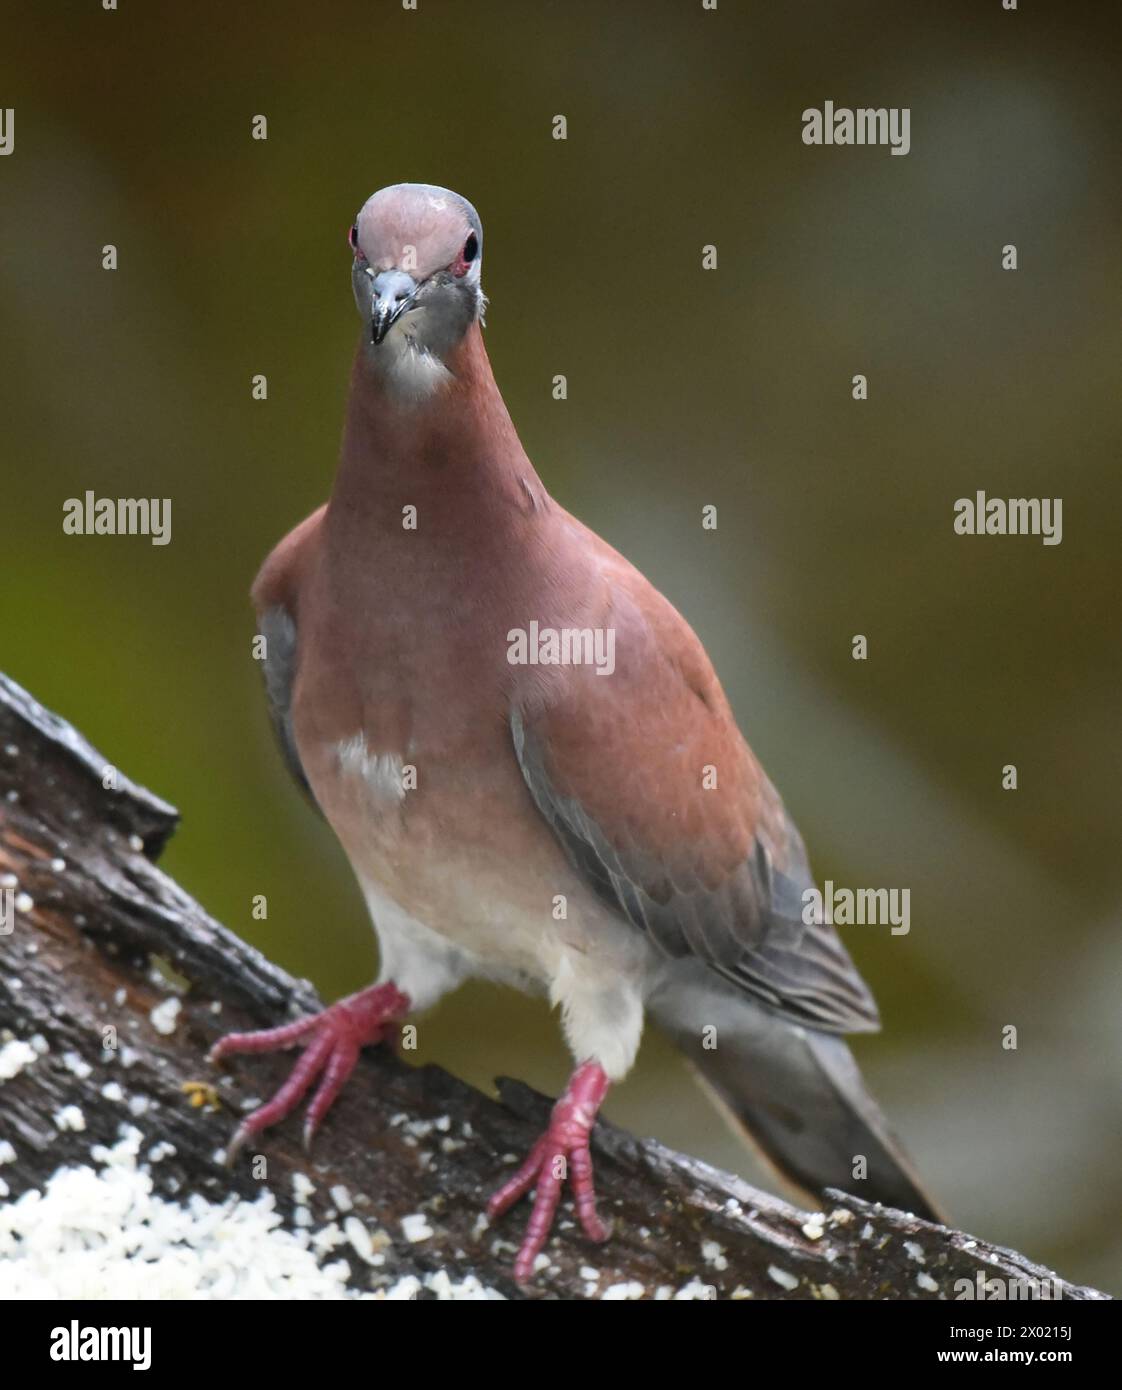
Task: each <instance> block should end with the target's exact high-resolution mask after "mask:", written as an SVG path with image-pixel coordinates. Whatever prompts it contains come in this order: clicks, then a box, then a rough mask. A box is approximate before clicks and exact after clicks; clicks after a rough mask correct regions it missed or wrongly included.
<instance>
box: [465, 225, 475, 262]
mask: <svg viewBox="0 0 1122 1390" xmlns="http://www.w3.org/2000/svg"><path fill="white" fill-rule="evenodd" d="M478 254H479V240H478V238H477V237H476V235H475V233H474V232H472V234H471V236H469V237H468V239H467V241H465V242H464V262H465V264H466V265H470V264H471V263H472V261H474V260H475V258H476V256H477V255H478Z"/></svg>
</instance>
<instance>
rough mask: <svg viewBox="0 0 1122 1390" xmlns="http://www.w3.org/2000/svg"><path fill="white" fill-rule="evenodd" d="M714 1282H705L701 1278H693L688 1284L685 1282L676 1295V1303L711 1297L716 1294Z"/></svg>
mask: <svg viewBox="0 0 1122 1390" xmlns="http://www.w3.org/2000/svg"><path fill="white" fill-rule="evenodd" d="M714 1292H715V1290H714V1288H713V1285H712V1284H705V1283H703V1282H702V1281H701V1280H700V1279H691V1280H690V1282H689V1283H688V1284H683V1285H682V1287H681V1288H680V1289H679V1290H678V1292H677V1293H676V1294H675V1295H674V1300H673V1301H674V1302H675V1303H689V1302H691V1301H693V1300H694V1299H711V1298H712V1297H713V1295H714Z"/></svg>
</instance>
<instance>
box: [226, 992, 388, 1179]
mask: <svg viewBox="0 0 1122 1390" xmlns="http://www.w3.org/2000/svg"><path fill="white" fill-rule="evenodd" d="M408 1011H409V996H408V995H406V994H402V992H401V990H399V989H398V988H397V986H396V985H392V984H384V985H371V986H370V988H369V989H363V990H359V992H358V993H357V994H351V995H348V997H347V998H346V999H340V1000H339V1002H338V1003H337V1004H332V1005H331V1007H330V1008H328V1009H324V1011H323V1012H322V1013H319V1014H310V1015H309V1016H308V1017H307V1018H300V1019H297V1020H296V1022H295V1023H286V1024H284V1025H283V1026H282V1027H280V1028H266V1029H264V1030H262V1031H261V1032H259V1033H227V1034H226V1036H225V1037H224V1038H219V1040H218V1041H217V1042H216V1043H215V1044H214V1046H213V1047H212V1048H211V1050H210V1053H209V1054H208V1058H207V1060H208V1061H211V1062H217V1061H218V1060H219V1059H220V1058H222V1057H228V1056H230V1055H231V1054H232V1053H239V1052H279V1051H282V1050H283V1049H284V1048H288V1047H294V1046H295V1045H296V1044H298V1043H303V1044H304V1050H303V1052H302V1053H301V1054H300V1058H299V1060H298V1061H297V1063H296V1065H295V1066H294V1067H293V1068H292V1072H291V1074H290V1075H289V1078H288V1080H287V1081H286V1082H285V1083H284V1085H283V1086H282V1087H281V1088H280V1090H279V1091H278V1092H277V1093H276V1095H274V1096H273V1098H272V1099H271V1100H269V1101H267V1102H266V1103H265V1104H264V1105H262V1106H260V1107H259V1108H258V1109H257V1110H254V1111H253V1113H252V1114H251V1115H247V1116H246V1118H245V1119H244V1120H243V1121H242V1122H241V1124H240V1125H239V1126H238V1128H237V1130H236V1131H235V1133H234V1137H233V1138H232V1139H231V1140H230V1143H229V1144H228V1145H227V1148H226V1162H227V1163H228V1164H231V1163H233V1161H234V1159H235V1158H236V1157H237V1155H238V1152H239V1151H240V1150H241V1148H242V1147H243V1146H244V1145H245V1143H246V1142H247V1141H248V1140H250V1139H252V1138H253V1137H254V1135H256V1134H260V1133H261V1131H262V1130H263V1129H268V1128H269V1126H270V1125H275V1124H276V1123H277V1122H278V1121H279V1120H283V1119H284V1118H285V1116H286V1115H290V1114H291V1113H292V1111H293V1110H295V1109H296V1107H297V1105H298V1104H299V1103H300V1100H301V1099H302V1097H303V1095H304V1093H305V1091H307V1089H308V1087H309V1086H311V1084H312V1082H313V1081H315V1080H316V1078H317V1077H318V1078H319V1085H318V1086H317V1088H316V1092H315V1095H314V1096H313V1097H312V1100H311V1104H310V1105H309V1106H308V1113H307V1115H306V1117H305V1119H304V1147H305V1148H307V1147H308V1145H309V1144H310V1143H311V1141H312V1136H313V1135H314V1134H315V1132H316V1130H317V1129H318V1128H319V1123H320V1121H321V1120H322V1119H323V1117H324V1115H326V1114H327V1112H328V1110H329V1109H330V1108H331V1105H332V1103H333V1102H334V1100H335V1098H336V1096H337V1095H338V1094H339V1092H340V1091H341V1090H342V1089H343V1086H344V1084H345V1083H346V1080H347V1077H348V1076H350V1074H351V1072H352V1071H353V1070H354V1065H355V1063H356V1062H357V1061H358V1054H359V1053H360V1052H361V1050H362V1049H363V1048H364V1047H365V1046H366V1045H367V1044H368V1043H378V1042H381V1041H382V1040H383V1038H384V1037H385V1035H386V1030H387V1028H388V1027H389V1025H390V1024H392V1023H393V1022H395V1021H396V1020H397V1019H400V1018H403V1017H404V1016H405V1015H406V1013H408Z"/></svg>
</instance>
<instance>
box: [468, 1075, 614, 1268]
mask: <svg viewBox="0 0 1122 1390" xmlns="http://www.w3.org/2000/svg"><path fill="white" fill-rule="evenodd" d="M609 1084H610V1083H609V1081H608V1078H607V1076H606V1075H605V1073H604V1070H603V1068H602V1067H601V1066H600V1065H599V1064H598V1063H596V1062H582V1063H581V1065H580V1066H579V1067H578V1068H577V1069H576V1071H575V1072H573V1075H572V1077H571V1078H570V1079H569V1084H568V1086H567V1088H566V1090H565V1094H564V1095H563V1096H562V1097H561V1098H560V1100H558V1102H557V1104H556V1105H555V1106H554V1107H553V1114H552V1115H551V1116H550V1120H549V1128H548V1129H547V1130H546V1132H545V1133H544V1134H543V1135H542V1137H541V1138H540V1139H539V1140H538V1142H537V1143H536V1144H535V1145H534V1147H533V1148H532V1149H531V1150H530V1156H529V1158H527V1160H526V1162H525V1163H523V1165H522V1167H521V1168H519V1170H518V1172H517V1173H515V1174H514V1176H513V1177H512V1178H510V1179H509V1180H508V1181H507V1182H505V1183H503V1185H502V1187H500V1188H499V1190H498V1191H497V1192H496V1193H495V1194H494V1196H493V1197H492V1198H491V1200H490V1201H489V1202H488V1203H487V1216H488V1218H489V1219H490V1220H492V1221H493V1220H494V1219H495V1218H496V1217H497V1216H501V1215H502V1213H503V1212H504V1211H506V1210H507V1209H508V1208H509V1207H512V1206H513V1205H514V1203H515V1202H517V1201H518V1200H519V1199H520V1198H522V1197H524V1196H525V1195H526V1193H527V1192H529V1190H530V1188H531V1187H535V1188H536V1190H535V1192H534V1209H533V1211H532V1212H531V1213H530V1220H529V1223H528V1224H527V1226H526V1234H525V1236H524V1237H523V1240H522V1248H521V1249H520V1250H519V1252H518V1258H517V1259H516V1260H515V1262H514V1277H515V1279H516V1280H517V1281H518V1283H520V1284H524V1283H525V1282H526V1280H527V1279H529V1277H530V1275H531V1274H532V1273H533V1268H534V1261H535V1259H537V1257H538V1254H539V1252H540V1251H541V1248H542V1246H543V1245H544V1244H545V1242H546V1240H547V1239H548V1237H549V1232H550V1228H551V1227H552V1225H553V1218H554V1215H555V1213H556V1211H557V1204H558V1202H559V1201H560V1200H561V1186H562V1184H563V1183H564V1181H565V1179H566V1177H568V1178H569V1179H570V1180H571V1182H572V1188H573V1202H574V1205H575V1206H576V1209H577V1216H578V1217H579V1218H580V1224H581V1226H582V1227H583V1228H584V1233H585V1235H587V1236H588V1237H589V1239H590V1240H596V1241H602V1240H607V1238H608V1228H607V1227H606V1226H605V1225H604V1223H603V1222H602V1221H601V1220H600V1218H599V1216H598V1215H597V1214H596V1189H595V1187H594V1185H593V1181H592V1155H591V1153H590V1152H589V1147H588V1141H589V1137H590V1135H591V1134H592V1126H593V1125H594V1124H595V1123H596V1114H597V1111H598V1110H599V1109H600V1106H601V1105H602V1104H603V1102H604V1097H605V1095H607V1092H608V1086H609Z"/></svg>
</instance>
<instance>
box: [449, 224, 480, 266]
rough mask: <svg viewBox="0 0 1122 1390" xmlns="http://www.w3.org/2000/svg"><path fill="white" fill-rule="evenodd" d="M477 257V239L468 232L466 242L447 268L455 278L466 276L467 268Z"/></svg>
mask: <svg viewBox="0 0 1122 1390" xmlns="http://www.w3.org/2000/svg"><path fill="white" fill-rule="evenodd" d="M478 255H479V238H478V237H477V236H476V235H475V233H474V232H469V233H468V236H467V240H466V241H465V242H464V244H463V246H462V247H461V249H460V254H459V255H458V256H457V257H456V259H455V260H454V261H453V262H452V264H451V266H449V269H450V270H451V272H452V274H453V275H455V276H457V277H459V276H461V275H466V274H467V273H468V269H469V267H470V266H471V263H472V262H473V261H474V260H475V258H476V256H478Z"/></svg>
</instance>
